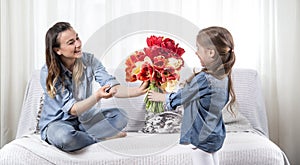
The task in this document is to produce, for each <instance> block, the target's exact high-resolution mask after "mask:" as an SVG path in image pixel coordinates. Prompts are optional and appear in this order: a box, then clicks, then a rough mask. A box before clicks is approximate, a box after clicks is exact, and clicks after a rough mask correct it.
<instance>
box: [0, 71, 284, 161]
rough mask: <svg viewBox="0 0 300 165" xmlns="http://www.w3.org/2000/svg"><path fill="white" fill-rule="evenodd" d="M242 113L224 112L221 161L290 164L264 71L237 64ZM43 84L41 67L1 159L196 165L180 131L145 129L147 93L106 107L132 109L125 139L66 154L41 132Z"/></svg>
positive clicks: (236, 83)
mask: <svg viewBox="0 0 300 165" xmlns="http://www.w3.org/2000/svg"><path fill="white" fill-rule="evenodd" d="M233 83H234V89H235V93H236V96H237V102H238V106H237V107H236V109H235V110H236V112H237V117H236V118H233V117H231V116H230V115H228V114H227V113H226V112H227V111H223V112H224V114H223V115H224V121H225V123H226V128H227V136H226V139H225V143H224V146H223V148H222V149H221V150H220V152H219V158H220V164H221V165H253V164H256V165H289V161H288V159H287V157H286V156H285V154H284V152H282V150H281V149H280V148H279V147H278V146H277V145H276V144H274V143H273V142H272V141H270V140H269V138H268V125H267V116H266V111H265V104H264V100H263V97H262V93H261V87H260V79H259V75H258V73H257V72H256V71H255V70H251V69H234V71H233ZM41 94H42V89H41V87H40V84H39V71H38V70H37V71H36V72H34V73H33V75H32V79H31V80H30V81H29V83H28V86H27V89H26V93H25V96H24V103H23V108H22V112H21V117H20V121H19V127H18V132H17V136H16V139H15V140H13V141H12V142H10V143H8V144H6V145H5V146H4V147H3V148H2V149H1V150H0V164H1V165H2V164H3V165H13V164H26V165H28V164H30V165H41V164H43V165H47V164H49V165H50V164H62V165H68V164H72V165H75V164H87V165H92V164H95V165H96V164H97V165H99V164H109V165H154V164H155V165H156V164H160V165H162V164H166V165H177V164H178V165H190V164H192V160H191V155H190V152H191V149H189V148H188V147H186V146H183V145H180V144H178V140H179V134H177V133H175V134H145V133H141V132H137V130H138V129H140V128H141V127H143V123H144V116H145V110H144V107H143V106H144V105H143V104H142V103H143V97H144V96H141V97H137V98H130V99H110V100H105V101H103V102H101V106H103V107H105V106H111V105H115V106H118V107H120V108H123V109H125V110H126V111H127V113H128V117H129V119H130V120H129V123H128V126H127V127H126V129H125V130H127V131H129V132H128V136H127V137H125V138H119V139H113V140H107V141H103V142H99V143H96V144H93V145H91V146H88V147H86V148H84V149H82V150H80V151H77V152H73V153H66V152H62V151H60V150H58V149H57V148H55V147H53V146H51V145H49V144H47V143H45V142H43V141H42V140H40V135H39V134H38V133H36V125H37V114H38V110H39V106H40V104H41Z"/></svg>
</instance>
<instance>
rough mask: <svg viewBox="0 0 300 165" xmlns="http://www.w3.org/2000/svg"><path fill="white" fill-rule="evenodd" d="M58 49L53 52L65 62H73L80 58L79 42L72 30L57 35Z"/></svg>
mask: <svg viewBox="0 0 300 165" xmlns="http://www.w3.org/2000/svg"><path fill="white" fill-rule="evenodd" d="M58 40H59V43H60V47H59V48H57V49H56V50H55V51H56V53H57V54H58V55H60V58H61V59H62V60H63V61H65V62H66V60H75V59H76V58H80V57H81V56H82V51H81V40H80V39H79V37H78V34H77V33H76V32H75V31H74V30H73V29H68V30H65V31H63V32H61V33H60V34H59V35H58Z"/></svg>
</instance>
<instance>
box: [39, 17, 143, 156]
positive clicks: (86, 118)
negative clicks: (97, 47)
mask: <svg viewBox="0 0 300 165" xmlns="http://www.w3.org/2000/svg"><path fill="white" fill-rule="evenodd" d="M93 79H94V80H95V81H96V82H98V83H100V85H101V86H102V87H101V88H100V89H99V90H97V91H96V92H94V93H92V89H93V88H92V81H93ZM40 82H41V85H42V87H43V89H44V96H45V97H44V106H43V110H42V114H41V119H40V122H39V128H40V130H41V138H42V139H43V140H45V141H46V142H48V143H49V144H52V145H54V146H56V147H58V148H59V149H61V150H63V151H76V150H79V149H81V148H83V147H86V146H88V145H90V144H93V143H96V142H98V141H101V140H105V139H109V138H115V137H124V136H126V133H125V132H121V130H122V129H123V128H124V127H125V126H126V124H127V118H126V113H125V112H124V111H122V110H120V109H117V108H110V109H100V108H99V107H97V106H95V104H96V103H97V102H98V101H99V100H100V99H101V98H110V97H112V95H114V96H115V97H134V96H139V95H142V94H144V93H146V88H147V85H148V84H147V83H144V84H142V85H141V86H140V87H131V88H130V89H129V88H127V87H125V86H121V85H120V84H119V82H118V81H117V80H116V79H115V77H113V76H111V75H110V74H108V73H107V72H106V70H105V68H104V66H103V65H102V63H101V62H100V61H98V60H97V59H96V58H95V57H94V56H93V55H92V54H89V53H85V52H82V51H81V41H80V39H79V37H78V34H77V33H76V32H75V31H74V29H73V28H72V27H71V25H70V24H69V23H67V22H58V23H56V24H55V25H54V26H52V27H51V28H50V29H49V30H48V31H47V34H46V65H44V66H43V67H42V69H41V74H40ZM109 89H110V90H109Z"/></svg>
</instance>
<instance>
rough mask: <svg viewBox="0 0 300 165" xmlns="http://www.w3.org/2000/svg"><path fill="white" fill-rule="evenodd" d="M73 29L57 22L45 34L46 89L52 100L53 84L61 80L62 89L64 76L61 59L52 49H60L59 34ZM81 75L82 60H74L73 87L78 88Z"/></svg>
mask: <svg viewBox="0 0 300 165" xmlns="http://www.w3.org/2000/svg"><path fill="white" fill-rule="evenodd" d="M70 29H73V28H72V26H71V25H70V24H69V23H67V22H58V23H56V24H55V25H53V26H52V27H51V28H50V29H49V30H48V31H47V33H46V38H45V43H46V50H45V55H46V65H47V68H48V75H47V79H46V89H47V92H48V94H49V96H50V97H52V98H54V97H55V95H56V92H57V91H56V88H55V84H56V83H57V82H58V81H59V78H60V79H61V82H62V85H63V87H64V80H65V75H64V74H63V73H62V68H61V65H60V63H61V59H60V58H59V55H58V54H57V53H56V52H55V51H54V48H59V47H60V42H59V37H60V34H61V33H62V32H64V31H66V30H70ZM82 73H83V63H82V59H81V58H80V59H76V61H75V64H74V68H73V74H72V76H73V80H74V81H75V85H76V86H78V85H79V83H80V79H81V76H82Z"/></svg>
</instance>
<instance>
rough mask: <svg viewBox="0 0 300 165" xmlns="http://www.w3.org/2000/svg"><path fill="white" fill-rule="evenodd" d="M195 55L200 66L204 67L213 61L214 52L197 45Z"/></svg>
mask: <svg viewBox="0 0 300 165" xmlns="http://www.w3.org/2000/svg"><path fill="white" fill-rule="evenodd" d="M196 55H197V56H198V58H199V59H200V63H201V65H202V66H203V67H206V66H207V65H209V64H210V63H211V62H212V61H213V56H214V50H212V49H208V48H204V47H203V46H201V45H200V44H198V43H197V51H196Z"/></svg>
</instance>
